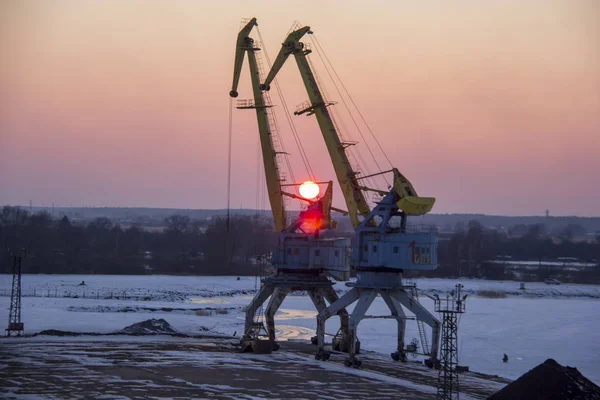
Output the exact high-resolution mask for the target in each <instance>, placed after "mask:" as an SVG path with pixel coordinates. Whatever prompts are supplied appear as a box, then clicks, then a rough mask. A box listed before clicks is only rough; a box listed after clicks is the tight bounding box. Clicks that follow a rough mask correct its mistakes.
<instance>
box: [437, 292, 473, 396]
mask: <svg viewBox="0 0 600 400" xmlns="http://www.w3.org/2000/svg"><path fill="white" fill-rule="evenodd" d="M462 288H463V285H462V284H460V283H459V284H457V285H456V288H455V289H454V290H453V291H452V293H451V295H450V296H447V297H446V298H445V299H440V298H439V297H438V296H437V295H436V296H434V307H435V311H436V312H439V313H441V314H442V343H441V346H440V366H441V368H440V372H439V374H438V390H437V399H438V400H458V399H459V385H458V372H457V371H456V366H457V365H458V315H459V314H463V313H464V312H465V300H466V299H467V295H465V296H463V297H461V289H462Z"/></svg>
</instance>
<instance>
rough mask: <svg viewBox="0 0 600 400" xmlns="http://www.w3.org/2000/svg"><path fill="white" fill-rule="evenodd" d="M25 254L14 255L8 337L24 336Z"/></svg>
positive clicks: (22, 252)
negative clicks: (22, 311)
mask: <svg viewBox="0 0 600 400" xmlns="http://www.w3.org/2000/svg"><path fill="white" fill-rule="evenodd" d="M23 254H24V251H19V252H16V253H14V254H13V279H12V290H11V293H10V312H9V314H8V328H7V329H6V336H13V335H15V336H21V335H22V334H23V323H22V322H21V262H22V259H23Z"/></svg>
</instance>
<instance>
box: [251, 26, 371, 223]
mask: <svg viewBox="0 0 600 400" xmlns="http://www.w3.org/2000/svg"><path fill="white" fill-rule="evenodd" d="M307 33H310V28H309V27H304V28H301V29H299V30H297V31H294V32H292V33H291V34H290V35H289V36H288V37H287V38H286V40H285V42H284V46H283V47H282V48H281V51H280V52H279V54H278V55H277V58H276V59H275V61H274V62H273V66H272V68H271V70H270V71H269V74H268V75H267V77H266V79H265V81H264V82H263V85H262V88H263V89H264V90H269V89H270V86H271V82H272V81H273V79H275V76H276V75H277V73H278V72H279V70H280V69H281V67H282V66H283V64H284V63H285V61H286V60H287V58H288V57H289V56H290V54H293V55H294V58H295V60H296V63H297V65H298V68H299V70H300V75H301V76H302V80H303V82H304V86H305V87H306V91H307V92H308V97H309V99H310V102H308V103H306V104H305V105H306V107H303V108H302V109H300V110H298V111H296V112H295V114H297V115H300V114H304V113H309V114H314V115H315V116H316V118H317V122H318V124H319V127H320V128H321V132H323V139H324V140H325V145H326V146H327V150H328V152H329V155H330V157H331V159H332V161H333V166H334V170H335V174H336V177H337V180H338V182H339V184H340V186H341V189H342V192H343V193H344V199H345V200H346V206H347V207H348V212H349V215H350V219H351V220H352V224H353V225H354V226H357V225H358V224H359V222H360V219H359V216H360V217H362V218H366V216H367V215H368V214H369V212H370V211H371V210H370V209H369V205H368V203H367V201H366V199H365V196H364V194H363V193H362V191H361V190H360V185H359V183H358V181H357V179H356V174H355V172H354V171H353V170H352V167H351V165H350V161H349V160H348V157H347V155H346V152H345V147H346V145H345V144H344V143H342V142H341V141H340V139H339V136H338V135H337V133H336V129H335V125H334V124H333V120H332V119H331V116H330V115H329V111H328V110H327V107H328V106H329V105H331V103H328V102H327V101H326V100H325V99H324V98H323V94H322V93H321V90H320V89H319V85H318V84H317V81H316V79H315V76H314V74H313V72H312V70H311V69H310V66H309V64H308V60H307V58H306V54H307V53H308V52H310V50H306V49H304V44H303V43H301V42H300V41H299V40H300V38H302V36H304V35H305V34H307Z"/></svg>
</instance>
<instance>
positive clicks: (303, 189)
mask: <svg viewBox="0 0 600 400" xmlns="http://www.w3.org/2000/svg"><path fill="white" fill-rule="evenodd" d="M299 190H300V196H302V197H304V198H305V199H314V198H315V197H317V196H318V195H319V191H320V189H319V185H317V184H316V183H314V182H313V181H306V182H304V183H302V185H300V189H299Z"/></svg>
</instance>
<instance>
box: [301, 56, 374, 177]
mask: <svg viewBox="0 0 600 400" xmlns="http://www.w3.org/2000/svg"><path fill="white" fill-rule="evenodd" d="M317 53H318V54H319V57H320V58H321V62H323V65H324V66H325V70H326V71H327V74H328V75H329V77H330V78H331V81H332V82H333V84H334V86H335V80H334V79H333V78H332V76H331V73H330V72H329V70H328V69H327V64H325V61H324V60H323V57H321V55H320V53H319V51H318V50H317ZM306 60H307V61H308V64H309V65H310V68H311V69H312V71H313V74H314V76H315V80H316V81H317V85H318V86H319V88H320V90H321V92H322V93H323V95H324V97H325V99H328V98H329V93H327V88H326V87H325V85H323V84H322V80H321V79H320V76H319V71H318V70H317V69H316V68H315V66H314V64H313V62H312V59H311V57H310V55H308V54H307V55H306ZM336 90H337V92H338V94H339V95H340V97H341V98H342V101H344V98H343V97H342V95H341V93H340V91H339V89H338V88H337V86H336ZM344 105H346V103H345V102H344ZM346 110H347V111H348V114H350V116H351V117H352V114H351V113H350V110H349V108H348V107H347V106H346ZM330 117H331V120H332V122H333V124H334V126H335V128H336V131H337V132H338V134H339V136H340V138H341V139H342V141H344V142H348V143H352V142H353V140H352V136H351V133H350V130H349V129H348V128H347V127H346V124H345V122H344V119H343V118H342V116H341V115H340V114H339V112H338V110H337V108H336V107H331V113H330ZM338 121H339V122H340V123H341V128H342V129H340V126H339V124H338ZM346 136H347V137H346ZM361 136H362V135H361ZM363 141H364V138H363ZM367 148H368V144H367ZM347 149H348V150H347V153H348V154H349V155H350V156H351V157H352V158H354V162H355V164H357V165H358V167H359V168H358V170H360V171H362V172H363V174H364V175H366V176H369V178H367V179H366V181H367V184H368V185H369V186H370V187H375V185H374V184H373V181H372V180H371V178H370V176H371V175H373V174H371V171H370V170H369V168H368V164H367V163H366V162H365V160H364V158H363V156H362V154H361V152H360V150H359V149H358V148H356V146H352V145H351V146H348V147H347ZM369 152H371V149H370V148H369ZM371 156H372V157H373V153H372V152H371ZM373 159H374V157H373ZM375 165H376V166H377V168H378V170H380V171H381V168H380V167H379V165H378V164H377V160H375ZM353 169H355V170H356V169H357V168H355V167H354V168H353ZM357 172H358V171H357Z"/></svg>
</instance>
